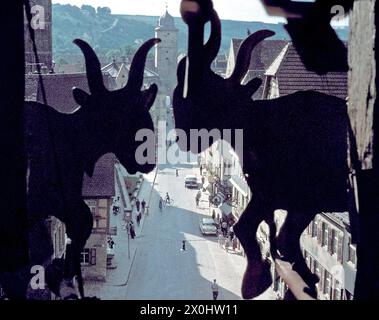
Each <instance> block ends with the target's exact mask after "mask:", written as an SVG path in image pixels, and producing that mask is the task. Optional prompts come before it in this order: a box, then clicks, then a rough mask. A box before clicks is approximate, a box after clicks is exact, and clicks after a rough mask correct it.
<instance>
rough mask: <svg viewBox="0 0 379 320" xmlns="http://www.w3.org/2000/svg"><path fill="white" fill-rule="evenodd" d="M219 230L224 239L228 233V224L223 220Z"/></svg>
mask: <svg viewBox="0 0 379 320" xmlns="http://www.w3.org/2000/svg"><path fill="white" fill-rule="evenodd" d="M221 230H222V234H223V235H224V237H226V236H227V233H228V223H227V222H226V221H225V220H223V221H222V223H221Z"/></svg>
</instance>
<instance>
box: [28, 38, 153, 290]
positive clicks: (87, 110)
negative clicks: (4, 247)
mask: <svg viewBox="0 0 379 320" xmlns="http://www.w3.org/2000/svg"><path fill="white" fill-rule="evenodd" d="M159 41H160V40H159V39H150V40H149V41H147V42H146V43H144V44H143V45H142V46H141V47H140V48H139V50H138V51H137V53H136V54H135V57H134V59H133V61H132V64H131V68H130V74H129V80H128V83H127V85H126V86H125V87H124V88H122V89H120V90H117V91H108V90H107V89H106V88H105V86H104V83H103V77H102V73H101V69H100V62H99V60H98V58H97V56H96V54H95V52H94V51H93V50H92V48H91V47H90V46H89V45H88V44H87V43H86V42H84V41H82V40H75V41H74V43H75V44H76V45H78V46H79V47H80V49H81V50H82V52H83V54H84V57H85V62H86V70H87V78H88V85H89V89H90V93H91V94H90V95H89V94H87V93H86V92H84V91H82V90H81V89H78V88H74V89H73V94H74V98H75V100H76V102H77V103H78V104H79V105H80V106H81V107H80V109H78V110H77V111H75V112H74V113H72V114H61V113H59V112H57V111H55V110H54V109H53V108H51V107H49V106H46V105H43V104H40V103H33V102H30V103H26V106H25V127H26V141H27V149H28V159H29V179H28V215H29V227H30V246H31V249H30V254H31V263H32V264H42V263H43V262H44V261H46V259H47V258H49V257H50V256H51V254H52V248H51V247H50V242H51V241H50V239H49V235H48V234H47V232H46V230H45V227H44V221H45V219H46V218H47V217H48V216H50V215H51V216H55V217H57V218H58V219H59V220H61V221H62V222H64V223H65V225H66V231H67V235H68V237H69V238H70V239H71V244H70V245H68V246H67V252H66V257H65V262H64V272H63V274H61V277H59V276H57V274H54V272H55V273H57V270H58V269H59V268H58V269H57V268H56V267H53V268H51V270H50V273H49V275H50V284H49V285H50V287H51V289H52V290H53V291H54V292H56V293H58V294H59V288H60V281H61V280H62V278H63V279H72V278H73V277H74V276H75V275H77V276H78V277H79V279H78V280H79V282H81V281H82V280H81V273H80V261H79V259H80V253H81V252H82V250H83V248H84V246H85V244H86V241H87V239H88V238H89V236H90V234H91V230H92V225H93V217H92V213H91V211H90V209H89V208H88V207H87V205H86V204H85V203H84V201H83V199H82V184H83V175H84V173H87V174H88V175H89V176H91V175H92V174H93V171H94V167H95V164H96V162H97V160H98V159H99V158H100V157H101V156H103V155H105V154H107V153H114V154H115V155H116V157H117V158H118V159H119V161H120V162H121V164H122V165H123V166H125V168H126V169H127V170H128V172H129V173H131V174H134V173H136V172H137V171H139V172H142V173H147V172H150V171H151V170H153V168H154V165H150V164H146V165H139V164H138V163H137V161H136V159H135V151H136V149H137V147H138V142H136V141H135V134H136V132H137V131H138V130H139V129H142V128H143V129H150V130H154V127H153V121H152V119H151V116H150V114H149V109H150V107H151V106H152V105H153V103H154V100H155V97H156V95H157V86H156V85H155V84H153V85H152V86H151V87H150V88H149V89H147V90H144V91H141V87H142V85H143V76H144V67H145V61H146V57H147V54H148V52H149V50H150V49H151V48H152V47H153V46H154V45H155V44H157V43H158V42H159ZM54 270H55V271H54ZM79 287H81V290H80V291H81V296H82V297H83V296H84V293H83V288H82V287H83V286H82V285H80V283H79Z"/></svg>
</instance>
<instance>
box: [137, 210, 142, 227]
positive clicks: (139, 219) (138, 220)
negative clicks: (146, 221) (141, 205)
mask: <svg viewBox="0 0 379 320" xmlns="http://www.w3.org/2000/svg"><path fill="white" fill-rule="evenodd" d="M141 218H142V216H141V212H138V214H137V225H138V226H140V223H141Z"/></svg>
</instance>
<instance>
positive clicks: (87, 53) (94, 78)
mask: <svg viewBox="0 0 379 320" xmlns="http://www.w3.org/2000/svg"><path fill="white" fill-rule="evenodd" d="M74 43H75V44H76V45H77V46H78V47H79V48H80V50H82V52H83V55H84V58H85V61H86V71H87V81H88V86H89V90H90V92H91V93H96V92H99V91H104V90H106V88H105V86H104V82H103V74H102V73H101V66H100V61H99V59H98V58H97V55H96V53H95V51H93V49H92V48H91V46H90V45H89V44H88V43H87V42H85V41H83V40H80V39H75V40H74Z"/></svg>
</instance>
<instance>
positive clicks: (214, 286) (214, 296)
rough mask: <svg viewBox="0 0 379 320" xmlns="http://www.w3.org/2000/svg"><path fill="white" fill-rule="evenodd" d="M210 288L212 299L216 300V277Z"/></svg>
mask: <svg viewBox="0 0 379 320" xmlns="http://www.w3.org/2000/svg"><path fill="white" fill-rule="evenodd" d="M211 288H212V294H213V300H217V297H218V284H217V281H216V279H214V280H213V283H212V286H211Z"/></svg>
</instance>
